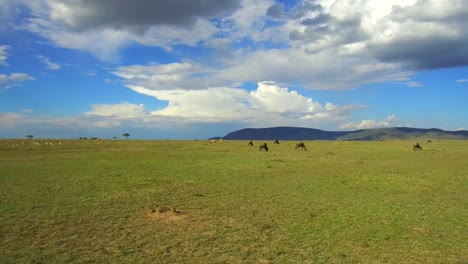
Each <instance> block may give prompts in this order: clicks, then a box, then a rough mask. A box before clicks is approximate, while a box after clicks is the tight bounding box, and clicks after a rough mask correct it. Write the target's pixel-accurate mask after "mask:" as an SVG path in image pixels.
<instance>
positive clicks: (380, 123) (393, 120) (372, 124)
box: [339, 115, 401, 130]
mask: <svg viewBox="0 0 468 264" xmlns="http://www.w3.org/2000/svg"><path fill="white" fill-rule="evenodd" d="M400 125H401V122H400V120H399V119H398V118H397V117H396V116H395V115H390V116H388V117H387V118H386V119H384V120H370V119H367V120H362V121H361V122H359V123H352V122H349V123H344V124H342V125H341V126H340V127H339V128H340V129H344V130H356V129H367V128H383V127H396V126H400Z"/></svg>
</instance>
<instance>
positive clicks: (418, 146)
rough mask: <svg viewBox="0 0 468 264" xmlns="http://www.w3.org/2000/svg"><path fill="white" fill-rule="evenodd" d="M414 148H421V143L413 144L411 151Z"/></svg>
mask: <svg viewBox="0 0 468 264" xmlns="http://www.w3.org/2000/svg"><path fill="white" fill-rule="evenodd" d="M415 150H422V147H421V145H419V143H416V144H414V145H413V151H415Z"/></svg>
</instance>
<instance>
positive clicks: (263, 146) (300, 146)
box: [247, 140, 307, 152]
mask: <svg viewBox="0 0 468 264" xmlns="http://www.w3.org/2000/svg"><path fill="white" fill-rule="evenodd" d="M274 144H279V141H278V140H275V142H274ZM247 145H248V146H251V147H253V145H254V144H253V142H252V140H250V141H249V143H247ZM295 149H303V150H307V147H306V146H305V144H304V142H299V143H297V144H296V148H295ZM258 150H259V151H267V152H268V145H267V143H263V144H261V145H260V147H258Z"/></svg>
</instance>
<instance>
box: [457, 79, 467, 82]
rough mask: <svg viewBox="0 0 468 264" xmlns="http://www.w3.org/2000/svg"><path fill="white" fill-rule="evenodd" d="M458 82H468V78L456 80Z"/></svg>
mask: <svg viewBox="0 0 468 264" xmlns="http://www.w3.org/2000/svg"><path fill="white" fill-rule="evenodd" d="M456 82H458V83H464V82H468V79H458V80H456Z"/></svg>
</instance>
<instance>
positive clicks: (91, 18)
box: [49, 0, 240, 31]
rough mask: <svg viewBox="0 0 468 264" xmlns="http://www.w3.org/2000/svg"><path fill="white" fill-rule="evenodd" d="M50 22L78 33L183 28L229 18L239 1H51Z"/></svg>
mask: <svg viewBox="0 0 468 264" xmlns="http://www.w3.org/2000/svg"><path fill="white" fill-rule="evenodd" d="M49 4H50V9H51V15H50V17H51V18H52V19H53V20H56V21H60V22H62V23H64V24H65V25H67V26H68V27H70V28H72V29H73V30H77V31H86V30H90V29H95V28H113V29H115V30H120V29H122V28H124V29H125V28H127V29H132V28H133V29H139V28H141V27H150V26H153V25H180V26H186V25H191V24H193V23H195V22H196V21H197V20H198V19H199V18H205V19H210V18H214V17H218V16H224V15H226V14H229V13H230V12H232V11H233V10H235V9H236V8H238V7H239V5H240V1H239V0H227V1H218V0H171V1H153V0H136V1H131V2H129V1H127V0H102V1H84V2H83V1H82V2H74V1H64V0H59V1H51V2H49Z"/></svg>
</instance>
